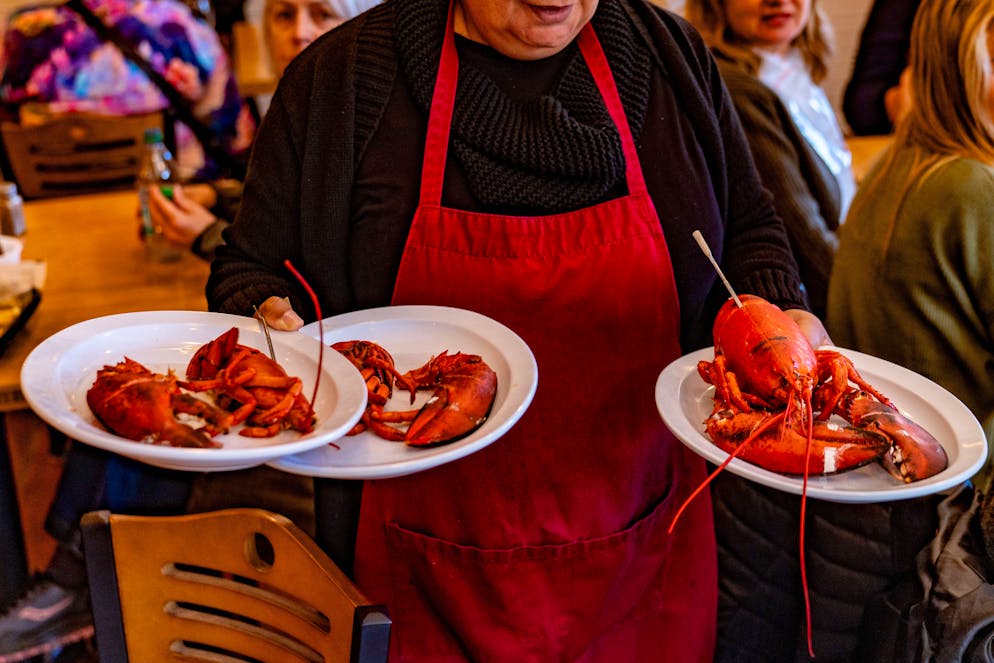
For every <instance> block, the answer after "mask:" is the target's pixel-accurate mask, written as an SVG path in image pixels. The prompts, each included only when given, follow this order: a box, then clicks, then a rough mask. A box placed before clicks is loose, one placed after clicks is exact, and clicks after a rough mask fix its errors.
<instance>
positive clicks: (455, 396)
mask: <svg viewBox="0 0 994 663" xmlns="http://www.w3.org/2000/svg"><path fill="white" fill-rule="evenodd" d="M405 377H406V378H407V379H409V380H410V381H411V382H412V383H414V384H415V385H417V386H418V387H421V388H431V387H434V388H435V392H434V394H433V395H432V397H431V398H430V399H429V400H428V402H427V403H425V405H424V407H422V408H421V410H420V412H418V413H417V416H416V417H415V418H414V420H413V421H411V425H410V427H409V428H408V429H407V434H406V435H405V436H404V442H406V443H407V444H409V445H411V446H415V447H424V446H429V445H432V444H441V443H443V442H450V441H452V440H455V439H458V438H460V437H463V436H464V435H467V434H469V433H471V432H472V431H474V430H476V429H477V428H479V427H480V425H481V424H482V423H483V422H484V421H486V419H487V416H488V415H489V414H490V408H491V407H492V406H493V403H494V397H495V396H496V394H497V374H496V373H494V371H493V369H492V368H490V366H488V365H487V364H486V362H484V361H483V359H481V358H480V357H479V356H478V355H468V354H463V353H461V352H457V353H456V354H452V355H450V354H448V353H447V352H442V353H441V354H440V355H438V356H437V357H433V358H432V359H431V360H430V361H429V362H428V363H427V364H425V365H424V366H422V367H421V368H418V369H415V370H413V371H409V372H408V373H405Z"/></svg>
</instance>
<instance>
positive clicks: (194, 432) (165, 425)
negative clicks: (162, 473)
mask: <svg viewBox="0 0 994 663" xmlns="http://www.w3.org/2000/svg"><path fill="white" fill-rule="evenodd" d="M86 403H87V405H89V406H90V410H91V411H92V412H93V414H94V416H96V418H97V419H98V420H99V421H100V423H102V424H103V425H104V426H105V427H106V428H107V429H108V430H110V431H111V432H113V433H115V434H117V435H120V436H122V437H126V438H128V439H130V440H137V441H148V442H151V443H153V444H169V445H171V446H174V447H218V446H221V445H219V444H218V443H217V442H215V441H214V440H212V439H211V436H213V435H216V434H218V433H223V432H225V431H227V429H228V427H229V426H231V423H232V422H231V414H230V413H228V412H225V411H224V410H222V409H220V408H217V407H215V406H213V405H211V404H210V403H207V402H205V401H202V400H200V399H198V398H195V397H194V396H191V395H190V394H184V393H183V392H181V391H180V389H179V386H178V385H177V380H176V376H175V375H173V373H172V371H170V372H169V373H168V374H166V375H163V374H162V373H153V372H152V371H150V370H149V369H147V368H146V367H145V366H143V365H142V364H140V363H138V362H137V361H134V360H133V359H129V358H127V357H125V358H124V361H122V362H119V363H117V364H116V365H114V366H104V367H103V368H101V369H100V370H99V371H97V379H96V380H95V381H94V383H93V386H91V387H90V389H89V390H88V391H87V392H86ZM177 412H182V413H186V414H191V415H195V416H198V417H201V418H202V419H204V420H205V422H206V424H205V425H204V426H203V428H200V429H195V428H193V427H191V426H188V425H187V424H184V423H181V422H179V421H177V420H176V416H175V414H176V413H177Z"/></svg>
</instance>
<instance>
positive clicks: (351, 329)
mask: <svg viewBox="0 0 994 663" xmlns="http://www.w3.org/2000/svg"><path fill="white" fill-rule="evenodd" d="M322 323H323V325H324V341H325V343H327V344H329V345H330V344H332V343H337V342H339V341H352V340H364V341H373V342H374V343H378V344H380V345H382V346H383V347H384V348H386V350H387V351H388V352H390V354H391V355H392V356H393V358H394V362H395V364H396V366H397V369H398V370H399V371H401V372H404V371H407V370H410V369H412V368H417V367H419V366H421V365H423V364H424V363H426V362H427V361H428V360H429V359H430V358H431V357H432V355H437V354H439V353H440V352H442V351H443V350H448V351H449V352H450V353H455V352H465V353H467V354H478V355H480V356H481V357H483V360H484V361H485V362H487V364H489V365H490V367H491V368H493V369H494V372H496V373H497V396H496V398H495V400H494V405H493V409H492V410H491V412H490V416H489V417H488V418H487V420H486V421H485V422H484V423H483V425H482V426H480V427H479V428H478V429H476V430H475V431H473V432H472V433H470V434H469V435H467V436H466V437H464V438H461V439H459V440H456V441H454V442H450V443H448V444H445V445H440V446H434V447H425V448H415V447H410V446H407V445H406V444H404V443H402V442H390V441H387V440H384V439H382V438H380V437H377V436H376V435H374V434H373V433H370V432H363V433H360V434H358V435H355V436H351V437H345V438H342V439H341V440H339V441H338V442H336V444H335V445H334V446H331V445H325V446H323V447H319V448H316V449H314V450H312V451H307V452H304V453H302V454H296V455H294V456H284V457H283V458H280V459H278V460H276V461H274V462H271V463H270V465H272V466H273V467H276V468H279V469H281V470H284V471H286V472H293V473H295V474H306V475H310V476H318V477H328V478H335V479H385V478H389V477H398V476H403V475H406V474H413V473H414V472H420V471H422V470H427V469H430V468H432V467H437V466H439V465H442V464H444V463H449V462H452V461H454V460H457V459H459V458H463V457H464V456H468V455H469V454H471V453H474V452H476V451H479V450H480V449H483V448H484V447H486V446H487V445H489V444H492V443H493V442H495V441H496V440H498V439H499V438H500V437H501V436H502V435H504V433H506V432H507V431H508V430H509V429H510V428H511V426H513V425H514V424H515V423H516V422H517V421H518V419H520V418H521V415H523V414H524V413H525V410H527V409H528V406H529V405H530V404H531V401H532V398H533V397H534V396H535V389H536V388H537V386H538V367H537V366H536V364H535V357H534V355H532V352H531V349H530V348H529V347H528V345H526V344H525V342H524V341H523V340H521V337H519V336H518V335H517V334H515V333H514V332H513V331H511V330H510V329H508V328H507V327H505V326H504V325H502V324H500V323H499V322H497V321H495V320H492V319H491V318H488V317H486V316H483V315H480V314H479V313H474V312H472V311H467V310H464V309H457V308H450V307H445V306H387V307H382V308H373V309H366V310H363V311H355V312H353V313H346V314H344V315H338V316H335V317H331V318H327V319H325V320H323V321H322ZM301 331H303V332H304V333H306V334H310V335H312V336H314V337H315V338H317V337H318V335H319V332H318V324H317V323H311V324H309V325H307V326H306V327H304V328H303V329H302V330H301ZM353 370H354V369H353ZM356 372H357V373H358V371H356ZM428 396H429V394H428V393H427V392H425V393H423V394H421V395H419V397H418V400H417V401H415V405H414V406H413V407H419V406H420V405H421V404H422V403H424V401H426V400H427V399H428ZM411 407H412V406H411V404H410V395H409V394H408V393H407V392H406V391H403V390H400V389H397V390H395V391H394V395H393V397H392V398H391V399H390V401H389V402H388V403H387V405H386V406H385V409H387V410H407V409H410V408H411Z"/></svg>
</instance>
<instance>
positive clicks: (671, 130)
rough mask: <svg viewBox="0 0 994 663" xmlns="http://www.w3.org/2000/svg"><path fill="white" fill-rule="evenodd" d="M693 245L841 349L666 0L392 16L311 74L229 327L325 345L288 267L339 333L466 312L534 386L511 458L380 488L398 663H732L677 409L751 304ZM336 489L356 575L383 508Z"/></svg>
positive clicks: (234, 229) (299, 72) (304, 73)
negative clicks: (680, 386) (804, 287)
mask: <svg viewBox="0 0 994 663" xmlns="http://www.w3.org/2000/svg"><path fill="white" fill-rule="evenodd" d="M697 229H699V230H701V232H702V233H703V235H704V237H705V238H706V239H707V241H708V242H709V243H710V245H711V247H712V250H713V252H714V253H715V256H716V257H717V259H718V260H720V261H721V262H722V265H723V266H724V267H725V268H726V270H727V274H728V276H729V277H730V279H731V281H732V283H733V284H734V285H735V286H736V287H737V288H738V289H739V290H740V291H741V292H752V293H756V294H759V295H762V296H764V297H766V298H768V299H770V300H772V301H774V302H775V303H777V304H778V305H780V306H781V307H782V308H785V309H791V310H792V311H793V313H792V315H794V316H795V317H796V318H797V319H798V320H800V321H801V322H802V323H803V324H804V325H805V328H806V329H807V330H808V332H809V335H810V336H811V339H812V341H813V342H822V341H825V340H826V336H825V333H824V329H823V328H822V327H821V324H820V322H818V320H817V319H816V318H815V317H814V316H812V315H811V314H810V313H808V312H807V311H806V302H805V300H804V296H803V294H802V292H801V289H800V286H799V281H798V276H797V266H796V263H795V262H794V259H793V256H792V254H791V252H790V249H789V248H788V244H787V239H786V236H785V233H784V228H783V224H782V223H781V221H780V220H779V218H777V216H776V214H775V213H774V211H773V207H772V203H771V200H770V197H769V194H768V193H767V192H766V191H765V190H764V189H763V187H762V185H761V184H760V180H759V177H758V175H757V173H756V170H755V167H754V166H753V163H752V160H751V158H750V156H749V147H748V144H747V143H746V141H745V138H744V136H743V135H742V132H741V129H740V127H739V124H738V121H737V119H736V116H735V113H734V110H733V107H732V105H731V103H730V101H729V99H728V97H727V95H726V93H725V90H724V88H723V87H722V85H721V83H720V79H719V78H718V75H717V72H716V69H715V65H714V62H713V60H711V58H710V56H709V55H708V51H707V48H706V46H705V45H704V44H703V42H702V41H701V40H700V37H699V36H698V35H697V34H696V32H694V30H693V29H692V28H690V27H689V26H688V24H687V23H686V22H685V21H683V20H681V19H680V18H678V17H676V16H675V15H673V14H671V13H668V12H666V11H664V10H662V9H659V8H657V7H654V6H652V5H650V4H648V3H647V2H644V0H600V1H598V0H570V1H559V2H555V3H552V2H524V1H523V0H500V1H499V2H494V1H493V0H454V2H452V3H449V2H447V1H446V0H392V1H391V2H387V3H384V4H383V5H380V6H378V7H376V8H374V9H372V10H371V11H369V12H367V13H366V14H364V15H363V16H361V17H360V18H359V19H358V20H356V21H353V22H352V23H349V24H347V25H345V26H343V27H342V28H341V29H339V30H336V31H334V32H332V33H330V34H328V35H326V36H324V37H322V38H321V39H320V40H318V41H317V42H316V43H315V44H314V45H313V46H312V47H311V48H309V49H308V50H307V51H306V52H305V53H303V54H302V56H301V57H300V58H299V59H298V60H296V61H295V62H294V63H293V64H292V65H291V66H290V67H289V68H288V69H287V71H286V73H285V74H284V76H283V78H282V79H281V81H280V85H279V88H278V90H277V93H276V95H275V97H274V99H273V102H272V105H271V106H270V109H269V111H268V113H267V116H266V120H265V122H264V123H263V126H262V129H261V131H260V134H259V136H258V139H257V143H256V145H255V150H254V152H253V162H252V165H251V166H250V169H249V177H248V179H247V181H246V187H245V197H244V200H243V205H242V207H241V210H240V212H239V216H238V217H237V218H236V220H235V223H234V224H233V225H232V226H231V228H229V230H228V231H227V232H226V235H225V237H226V240H227V243H226V244H225V246H223V247H222V248H220V249H219V251H218V255H217V257H216V259H215V261H214V262H213V263H212V268H211V276H210V279H209V282H208V299H209V303H210V306H211V308H212V309H213V310H217V311H222V312H232V313H239V314H251V312H252V310H253V306H254V305H259V304H262V306H261V307H260V308H261V310H262V312H263V314H264V315H265V316H266V319H267V320H268V321H269V323H270V325H271V326H273V327H275V328H279V329H296V328H299V327H300V326H301V325H302V324H303V322H304V319H305V318H308V319H314V318H315V317H316V315H317V311H316V310H315V307H314V306H313V305H312V304H311V302H310V300H309V299H308V296H307V293H306V291H305V289H304V288H303V287H302V286H301V285H300V284H299V283H298V282H297V281H296V280H295V279H294V277H293V276H292V275H291V273H290V272H289V271H288V269H287V268H286V266H285V263H284V261H285V260H289V261H290V262H291V263H292V265H294V266H295V267H296V268H297V269H298V270H299V271H300V272H302V273H303V274H304V275H305V277H306V278H307V280H308V281H310V285H311V286H313V289H314V290H315V291H316V293H317V297H318V299H319V301H320V305H321V309H322V311H323V312H324V313H325V314H338V313H342V312H345V311H351V310H358V309H368V308H374V307H379V306H385V305H389V304H394V305H400V304H436V305H445V306H452V307H457V308H464V309H471V310H473V311H476V312H479V313H482V314H484V315H486V316H488V317H490V318H493V319H495V320H497V321H498V322H500V323H502V324H504V325H506V326H507V327H509V328H511V329H512V330H514V331H515V332H517V333H518V334H519V335H520V336H521V337H522V338H523V339H524V340H525V341H526V342H527V343H528V345H529V347H530V348H531V350H532V351H533V353H534V355H535V358H536V361H537V364H538V371H539V376H540V379H539V384H538V390H537V393H536V395H535V398H534V400H533V402H532V405H531V407H530V409H529V410H528V411H527V412H526V413H525V414H524V415H523V416H522V418H521V419H520V420H519V421H518V423H517V424H516V425H515V426H514V428H513V429H511V430H510V432H508V433H507V434H506V435H505V436H504V437H502V438H501V439H500V440H498V441H497V442H496V443H494V444H491V445H489V446H487V447H485V448H484V449H482V450H480V451H478V452H477V453H475V454H472V455H470V456H467V457H465V458H462V459H460V460H458V461H455V462H452V463H449V464H446V465H442V466H439V467H435V468H432V469H429V470H426V471H424V472H420V473H417V474H411V475H408V476H403V477H399V478H392V479H386V480H375V481H368V482H366V483H365V484H364V485H362V497H361V510H360V511H359V514H358V532H357V539H356V546H355V578H356V580H357V582H358V584H359V585H360V587H361V588H362V589H363V591H364V592H366V593H367V594H368V595H369V596H370V597H372V598H373V599H374V600H376V601H382V602H384V603H385V604H386V605H387V606H388V608H389V610H390V611H391V614H392V616H393V617H394V628H393V631H392V642H391V654H392V657H393V660H400V661H416V660H429V659H430V660H440V659H441V658H444V660H453V661H455V660H467V659H468V660H515V661H526V660H537V661H548V660H572V661H605V660H637V659H638V658H639V657H640V656H644V655H645V652H647V651H653V652H656V656H657V657H658V658H659V659H660V660H681V661H710V660H711V656H712V650H713V645H714V637H715V634H714V628H715V605H716V562H715V544H714V534H713V526H712V521H711V510H710V503H709V500H708V498H707V496H706V495H705V496H702V497H701V498H700V499H698V500H697V501H695V502H694V503H692V506H691V508H690V509H689V510H688V511H687V512H685V513H684V514H683V516H682V517H681V519H680V520H679V522H678V525H677V528H676V530H675V531H674V532H673V534H672V535H667V534H666V528H667V526H668V525H669V523H670V521H671V520H672V519H673V517H674V514H675V512H676V509H677V508H678V507H679V506H680V504H681V503H682V502H683V501H684V500H685V499H686V497H687V496H688V495H689V494H690V492H691V491H692V490H693V489H694V488H695V487H696V486H698V485H699V484H700V483H701V482H702V481H703V480H704V478H705V475H706V470H705V465H704V462H703V460H701V459H700V458H699V457H696V456H695V455H694V454H693V453H692V452H691V451H689V450H688V449H687V448H685V447H684V446H683V445H681V444H680V443H679V442H678V441H677V440H676V439H675V437H674V436H673V435H672V434H671V433H670V432H669V431H668V430H667V429H666V428H665V427H664V426H663V424H662V422H661V419H660V417H659V415H658V413H657V411H656V407H655V403H654V400H653V398H654V384H655V381H656V377H657V376H658V374H659V372H660V371H661V370H662V368H663V367H665V366H666V365H667V364H668V363H670V362H671V361H673V360H675V359H677V358H678V357H679V356H681V354H683V353H684V352H685V351H689V350H692V349H696V348H699V347H703V346H707V345H710V343H711V338H710V326H711V323H712V321H713V319H714V315H715V313H716V311H717V309H718V307H719V306H720V305H721V304H722V303H723V302H724V301H725V300H726V299H727V297H728V294H727V292H726V291H725V290H724V288H723V286H722V285H721V284H720V282H719V281H718V280H717V278H716V275H715V273H714V271H713V270H712V268H711V266H710V264H709V263H708V261H707V259H706V258H705V256H703V255H702V253H701V251H700V250H699V248H698V247H697V246H696V244H695V241H694V239H693V237H692V232H693V231H694V230H697ZM284 298H286V299H284ZM425 344H426V348H429V349H430V347H431V345H432V339H430V338H428V339H425ZM457 349H458V348H450V350H453V351H455V350H457ZM484 359H486V357H484ZM499 389H500V385H498V390H499ZM319 483H321V484H324V488H323V490H324V494H325V496H336V495H337V496H338V497H341V498H342V499H341V500H340V501H339V502H338V504H337V505H336V506H334V508H327V509H326V508H319V509H318V527H319V530H320V529H322V528H324V529H325V531H324V533H323V534H320V532H319V536H320V538H321V539H323V540H325V541H331V540H337V541H339V542H345V543H344V545H343V547H342V548H339V549H337V553H338V554H337V555H336V556H337V557H338V561H340V562H341V563H343V565H345V566H347V567H350V566H351V562H352V560H351V545H350V544H351V542H352V535H353V534H354V532H350V531H349V528H348V527H341V525H342V524H343V523H350V522H354V518H355V513H354V512H352V511H350V510H349V506H350V505H349V503H348V502H349V501H348V499H347V497H349V496H353V495H355V493H356V492H358V491H356V490H355V489H356V487H358V486H359V485H360V484H349V483H345V482H326V481H319ZM329 503H330V500H327V501H325V502H324V504H325V506H327V505H328V504H329ZM319 507H320V505H319ZM335 525H338V527H337V529H333V528H334V526H335Z"/></svg>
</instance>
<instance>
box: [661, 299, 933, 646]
mask: <svg viewBox="0 0 994 663" xmlns="http://www.w3.org/2000/svg"><path fill="white" fill-rule="evenodd" d="M739 300H740V302H741V306H739V305H738V304H737V303H736V301H735V300H734V299H730V300H728V302H726V303H725V305H724V306H723V307H722V308H721V310H720V311H719V312H718V316H717V317H716V318H715V323H714V328H713V335H714V347H715V351H714V352H715V355H714V361H711V362H708V361H702V362H700V363H699V364H698V367H697V369H698V372H699V373H700V375H701V377H702V378H703V379H704V380H705V381H706V382H708V383H710V384H713V385H714V387H715V392H714V409H713V411H712V413H711V415H710V416H709V417H708V419H707V421H706V422H705V427H706V429H707V432H708V435H709V436H710V437H711V439H712V440H713V441H714V443H715V444H716V445H717V446H718V447H720V448H722V449H724V450H725V451H727V452H728V453H729V456H728V459H727V460H725V461H724V462H723V463H722V464H721V465H720V466H719V467H718V469H717V470H715V471H714V472H713V473H712V474H711V475H710V476H709V477H708V478H707V479H706V480H705V481H704V482H703V483H702V485H701V486H699V487H698V488H697V490H695V491H694V492H693V493H692V494H691V496H690V497H689V498H688V499H687V501H686V502H685V503H684V504H683V506H681V508H680V509H679V510H678V511H677V514H676V516H675V517H674V519H673V522H672V523H671V525H670V531H671V532H672V530H673V527H674V525H675V524H676V521H677V519H678V518H679V517H680V514H681V513H682V512H683V510H684V509H685V508H686V506H687V503H689V502H690V501H691V500H693V499H694V497H695V496H696V495H697V494H698V493H699V492H700V491H701V490H702V489H703V488H704V487H705V486H707V484H708V483H710V481H711V480H712V479H713V478H714V477H715V476H717V474H718V473H719V472H721V471H722V470H723V469H724V468H725V466H727V465H728V463H729V462H731V460H732V459H733V458H735V457H740V458H743V459H745V460H748V461H749V462H752V463H755V464H756V465H759V466H761V467H764V468H766V469H769V470H772V471H775V472H782V473H787V474H799V475H803V477H804V483H803V487H802V491H801V528H800V567H801V579H802V585H803V587H804V603H805V611H806V617H807V624H808V652H809V653H810V654H811V656H812V657H813V656H814V651H813V648H812V644H811V609H810V605H811V604H810V597H809V594H808V587H807V571H806V567H805V561H804V547H805V543H804V519H805V512H806V511H805V502H806V499H807V482H808V475H809V474H810V473H812V472H814V473H818V474H822V473H831V472H839V471H842V470H847V469H852V468H855V467H858V466H860V465H864V464H866V463H870V462H873V461H880V462H881V463H882V464H883V466H884V467H885V468H886V469H887V470H888V472H890V473H891V474H892V475H893V476H894V477H896V478H897V479H898V480H900V481H904V482H911V481H918V480H921V479H926V478H928V477H931V476H934V475H936V474H938V473H939V472H941V471H943V470H944V469H946V466H947V464H948V460H947V458H946V452H945V450H944V449H943V448H942V445H941V444H939V442H938V441H937V440H936V439H935V438H934V437H933V436H932V435H931V434H929V433H928V431H926V430H925V429H923V428H922V427H921V426H919V425H918V424H916V423H914V422H913V421H911V420H910V419H908V418H907V417H905V416H903V415H902V414H901V413H900V412H899V411H898V410H897V408H896V407H894V405H893V403H891V402H890V401H889V400H888V399H887V398H886V397H885V396H883V395H882V394H880V393H879V392H878V391H876V389H874V388H873V387H872V386H871V385H869V384H868V383H867V382H866V381H865V380H863V378H862V377H861V376H860V375H859V373H858V372H857V371H856V368H855V367H854V366H853V364H852V362H851V361H850V360H849V359H847V358H846V357H845V356H843V355H842V354H840V353H838V352H835V351H831V350H818V351H816V350H814V349H813V348H812V347H811V344H810V343H809V342H808V340H807V338H806V337H805V336H804V334H803V333H802V332H801V329H800V328H799V327H798V326H797V324H796V323H795V322H794V320H793V319H792V318H791V317H790V316H788V315H787V314H786V313H784V312H783V311H782V310H781V309H780V308H779V307H777V306H774V305H773V304H771V303H769V302H767V301H766V300H764V299H762V298H761V297H755V296H751V295H743V296H740V297H739ZM853 384H854V385H856V386H852V385H853ZM833 414H835V415H839V416H840V417H841V418H842V419H844V420H845V421H846V422H847V423H846V425H843V426H839V425H836V424H835V423H834V422H830V421H829V418H830V417H831V416H832V415H833Z"/></svg>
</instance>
